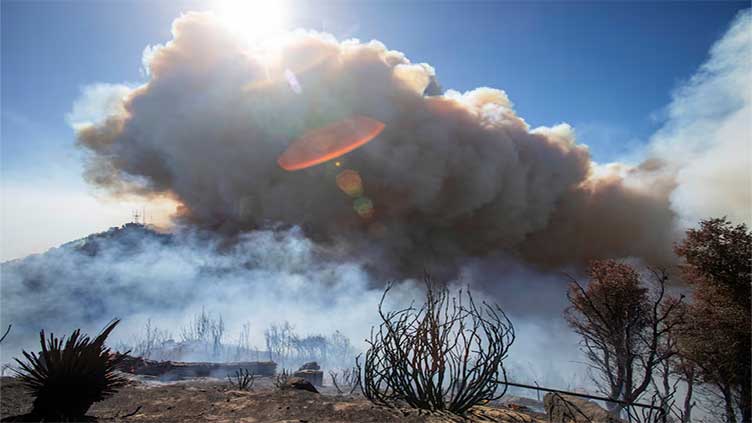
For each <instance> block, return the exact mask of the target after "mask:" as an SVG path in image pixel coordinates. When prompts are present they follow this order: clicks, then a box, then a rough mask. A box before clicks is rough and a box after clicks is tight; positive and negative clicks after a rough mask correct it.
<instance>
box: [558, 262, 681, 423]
mask: <svg viewBox="0 0 752 423" xmlns="http://www.w3.org/2000/svg"><path fill="white" fill-rule="evenodd" d="M588 276H589V283H588V285H587V288H585V287H583V286H582V285H581V284H580V283H579V282H577V281H576V280H574V279H573V280H572V284H571V285H570V289H569V292H568V297H569V301H570V303H571V306H570V307H569V308H567V310H566V311H565V318H566V320H567V322H568V323H569V325H570V326H571V327H572V328H574V330H575V332H577V333H578V334H579V335H580V336H581V337H582V343H581V344H582V350H583V352H584V353H585V354H586V356H587V359H588V361H589V362H590V366H591V368H592V369H593V370H594V371H595V374H596V377H594V382H595V383H596V385H597V386H598V387H599V388H600V390H601V391H602V392H603V393H604V394H605V395H606V396H607V397H609V398H611V399H613V400H615V401H622V402H626V403H632V402H635V401H637V399H638V398H639V397H640V395H642V394H643V393H644V392H645V391H646V390H647V389H648V388H649V387H650V384H651V382H652V378H653V372H654V370H655V369H656V367H657V366H658V365H659V364H661V363H663V362H664V361H665V360H667V359H669V358H670V357H671V356H672V355H673V354H675V351H673V350H671V349H663V348H662V345H663V343H664V340H665V338H666V337H667V336H668V334H669V332H670V331H671V329H672V328H673V327H675V326H676V325H677V324H678V321H677V319H675V318H674V314H675V312H676V310H677V308H678V307H679V304H680V301H677V300H672V301H667V298H666V295H665V285H666V281H667V279H668V278H667V276H666V275H665V273H662V272H653V277H654V279H655V285H656V286H655V290H654V292H651V290H649V289H648V288H647V287H646V286H645V284H643V282H642V280H641V277H640V274H639V273H638V272H637V271H636V270H635V269H634V268H633V267H632V266H630V265H628V264H624V263H619V262H617V261H614V260H597V261H593V262H592V263H591V264H590V266H589V269H588ZM608 408H609V411H610V412H611V413H612V414H613V415H614V416H618V415H619V414H620V413H621V410H622V409H623V408H624V405H623V404H622V403H617V402H611V403H609V404H608Z"/></svg>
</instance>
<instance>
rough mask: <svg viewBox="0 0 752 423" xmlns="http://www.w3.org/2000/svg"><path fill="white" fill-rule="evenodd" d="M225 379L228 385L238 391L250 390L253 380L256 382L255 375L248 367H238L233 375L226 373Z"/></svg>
mask: <svg viewBox="0 0 752 423" xmlns="http://www.w3.org/2000/svg"><path fill="white" fill-rule="evenodd" d="M227 380H228V381H229V382H230V385H232V386H233V387H235V388H237V389H238V390H240V391H250V390H252V389H253V384H254V382H256V375H254V374H253V372H251V371H249V370H248V369H238V370H236V371H235V374H234V375H232V376H230V375H227Z"/></svg>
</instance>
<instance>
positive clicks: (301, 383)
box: [282, 377, 319, 394]
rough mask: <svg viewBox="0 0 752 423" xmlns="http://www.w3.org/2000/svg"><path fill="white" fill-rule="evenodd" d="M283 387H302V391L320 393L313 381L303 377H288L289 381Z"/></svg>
mask: <svg viewBox="0 0 752 423" xmlns="http://www.w3.org/2000/svg"><path fill="white" fill-rule="evenodd" d="M282 389H300V390H301V391H308V392H313V393H315V394H318V393H319V391H318V390H316V387H315V386H313V384H311V382H309V381H307V380H305V379H303V378H301V377H291V378H287V381H286V382H285V384H284V386H282Z"/></svg>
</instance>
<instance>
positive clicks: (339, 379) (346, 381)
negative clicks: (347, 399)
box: [329, 367, 360, 395]
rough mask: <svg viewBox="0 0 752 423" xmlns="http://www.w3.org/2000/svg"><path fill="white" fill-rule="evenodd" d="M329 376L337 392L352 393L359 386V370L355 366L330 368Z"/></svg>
mask: <svg viewBox="0 0 752 423" xmlns="http://www.w3.org/2000/svg"><path fill="white" fill-rule="evenodd" d="M329 377H330V378H331V379H332V385H334V388H335V389H336V390H337V393H339V394H344V393H347V394H349V395H352V394H353V393H355V390H356V389H358V388H359V387H360V372H359V371H358V368H357V367H354V368H352V369H341V370H330V371H329Z"/></svg>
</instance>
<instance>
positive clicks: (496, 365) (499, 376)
mask: <svg viewBox="0 0 752 423" xmlns="http://www.w3.org/2000/svg"><path fill="white" fill-rule="evenodd" d="M424 280H425V283H426V298H425V303H424V304H423V305H422V306H420V307H419V308H416V307H414V306H413V305H411V306H409V307H407V308H404V309H401V310H397V311H389V312H387V311H385V310H384V300H385V298H386V297H387V294H388V293H389V291H390V290H391V287H392V286H391V284H389V285H388V286H387V288H386V289H385V291H384V295H383V296H382V298H381V301H380V302H379V316H380V318H381V321H382V323H381V324H380V325H379V327H378V328H373V329H372V331H371V336H370V338H369V339H367V340H366V342H367V343H368V346H369V347H368V350H367V351H366V353H365V358H364V361H363V363H362V364H361V363H360V359H359V358H358V359H356V366H357V368H358V371H359V372H362V376H361V390H362V391H363V394H364V396H365V397H366V398H367V399H369V400H370V401H372V402H374V403H377V404H382V405H387V406H392V407H394V406H397V405H399V404H407V405H409V406H411V407H415V408H422V409H430V410H446V411H449V412H453V413H457V414H462V413H464V412H465V411H467V410H468V409H469V408H471V407H472V406H474V405H476V404H479V403H482V402H486V401H491V400H494V399H498V398H501V397H502V396H503V395H504V393H505V392H506V385H504V383H505V382H506V371H505V369H504V360H505V359H506V357H507V351H508V350H509V347H510V346H511V344H512V343H513V342H514V337H515V335H514V328H513V326H512V323H511V322H510V321H509V319H508V318H507V316H506V314H504V312H503V311H502V309H501V308H500V307H499V306H498V305H490V304H487V303H485V302H483V303H482V304H480V305H477V304H476V303H475V301H474V300H473V297H472V295H471V294H470V292H469V291H462V290H460V291H459V293H458V295H457V296H456V297H450V294H449V290H448V289H447V288H446V287H441V288H436V287H434V286H433V284H432V282H431V278H430V276H429V275H427V274H426V275H425V277H424ZM500 384H501V386H502V388H500V386H499V385H500Z"/></svg>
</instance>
